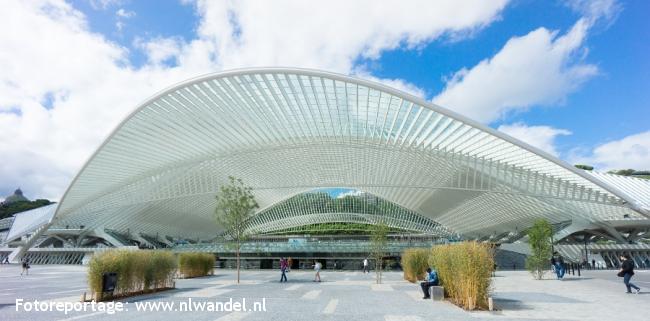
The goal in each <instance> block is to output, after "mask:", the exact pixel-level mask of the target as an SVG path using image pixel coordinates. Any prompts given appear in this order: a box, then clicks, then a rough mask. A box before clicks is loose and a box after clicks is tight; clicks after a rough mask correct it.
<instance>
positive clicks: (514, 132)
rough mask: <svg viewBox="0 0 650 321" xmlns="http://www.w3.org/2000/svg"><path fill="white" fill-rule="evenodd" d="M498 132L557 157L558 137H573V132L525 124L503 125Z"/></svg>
mask: <svg viewBox="0 0 650 321" xmlns="http://www.w3.org/2000/svg"><path fill="white" fill-rule="evenodd" d="M497 130H499V131H501V132H504V133H506V134H508V135H510V136H512V137H514V138H517V139H519V140H521V141H523V142H525V143H527V144H529V145H532V146H534V147H537V148H539V149H541V150H543V151H545V152H547V153H549V154H551V155H553V156H556V157H557V156H558V155H559V153H558V151H557V147H556V142H555V140H556V139H557V137H558V136H566V135H571V132H570V131H568V130H566V129H560V128H553V127H550V126H528V125H526V124H524V123H514V124H510V125H501V126H499V128H497Z"/></svg>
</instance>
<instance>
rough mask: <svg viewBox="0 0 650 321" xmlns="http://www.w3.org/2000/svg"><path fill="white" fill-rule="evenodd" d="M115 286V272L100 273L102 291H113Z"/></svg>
mask: <svg viewBox="0 0 650 321" xmlns="http://www.w3.org/2000/svg"><path fill="white" fill-rule="evenodd" d="M116 286H117V273H115V272H106V273H104V274H102V292H104V293H106V292H110V293H113V291H115V287H116Z"/></svg>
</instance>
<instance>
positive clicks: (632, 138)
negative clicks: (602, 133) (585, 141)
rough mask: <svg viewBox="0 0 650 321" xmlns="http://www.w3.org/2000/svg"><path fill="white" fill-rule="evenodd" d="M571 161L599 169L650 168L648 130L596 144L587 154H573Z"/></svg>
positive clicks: (649, 137)
mask: <svg viewBox="0 0 650 321" xmlns="http://www.w3.org/2000/svg"><path fill="white" fill-rule="evenodd" d="M571 162H572V163H574V164H589V165H592V166H594V167H595V168H596V169H598V170H600V171H607V170H612V169H628V168H632V169H636V170H650V131H646V132H642V133H638V134H634V135H629V136H626V137H624V138H622V139H620V140H613V141H609V142H607V143H604V144H601V145H598V146H596V147H595V148H594V149H593V151H591V153H589V154H587V155H573V157H571Z"/></svg>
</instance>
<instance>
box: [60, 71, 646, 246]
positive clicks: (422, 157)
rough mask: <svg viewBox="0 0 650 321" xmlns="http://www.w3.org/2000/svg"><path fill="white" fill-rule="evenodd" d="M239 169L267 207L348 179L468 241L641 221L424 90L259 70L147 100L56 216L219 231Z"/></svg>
mask: <svg viewBox="0 0 650 321" xmlns="http://www.w3.org/2000/svg"><path fill="white" fill-rule="evenodd" d="M229 175H232V176H236V177H239V178H242V179H243V180H244V181H245V182H246V183H247V184H248V185H250V186H252V187H253V189H254V192H255V195H256V198H257V200H258V203H259V204H260V205H261V211H262V210H265V209H267V208H270V207H272V206H273V205H274V204H277V203H279V202H281V201H283V200H286V199H288V198H290V197H292V196H294V195H297V194H300V193H304V192H307V191H310V190H314V189H319V188H338V187H342V188H350V189H356V190H360V191H364V192H368V193H372V194H373V195H376V196H378V197H381V198H383V199H385V200H387V201H390V202H393V203H396V204H398V205H399V206H402V207H404V208H406V209H408V210H410V211H413V212H415V213H418V214H419V215H421V216H422V217H423V218H426V219H428V220H432V221H435V222H438V223H440V224H442V225H443V226H445V227H446V228H449V229H450V230H452V231H454V232H456V233H460V234H463V235H466V236H470V237H472V236H480V235H486V234H492V233H500V232H503V231H516V230H520V229H523V228H525V227H527V226H528V225H529V224H530V223H531V222H532V220H534V219H535V218H537V217H546V218H548V219H549V220H551V221H553V222H560V221H566V220H567V219H571V218H572V217H574V216H578V217H581V218H583V219H586V220H588V221H597V220H600V219H603V218H604V217H605V216H610V215H621V216H622V215H624V214H627V215H632V216H640V214H639V213H638V212H636V211H635V210H633V207H634V206H635V203H633V202H631V199H630V198H629V196H628V195H626V194H623V193H621V192H620V191H619V190H618V189H617V188H616V187H614V186H611V185H609V184H607V183H605V182H602V181H600V180H597V179H594V178H593V177H591V176H589V175H587V174H585V173H584V172H582V171H580V170H577V169H575V168H574V167H572V166H570V165H569V164H566V163H564V162H562V161H560V160H558V159H556V158H554V157H553V156H551V155H549V154H547V153H545V152H543V151H540V150H538V149H536V148H534V147H531V146H529V145H527V144H525V143H523V142H521V141H518V140H516V139H514V138H512V137H509V136H507V135H505V134H503V133H501V132H498V131H495V130H493V129H491V128H488V127H486V126H484V125H481V124H479V123H477V122H475V121H472V120H470V119H468V118H466V117H464V116H461V115H459V114H456V113H454V112H452V111H449V110H447V109H444V108H442V107H439V106H436V105H433V104H431V103H430V102H427V101H424V100H422V99H420V98H418V97H415V96H412V95H409V94H407V93H404V92H401V91H399V90H396V89H393V88H390V87H387V86H384V85H382V84H379V83H375V82H371V81H367V80H361V79H356V78H352V77H348V76H344V75H340V74H333V73H329V72H323V71H316V70H305V69H294V68H261V69H244V70H233V71H227V72H221V73H215V74H209V75H205V76H201V77H197V78H194V79H190V80H188V81H185V82H182V83H180V84H178V85H175V86H173V87H171V88H168V89H166V90H164V91H162V92H160V93H158V94H156V95H154V96H153V97H151V98H149V99H148V100H146V101H145V102H144V103H142V104H141V105H140V106H138V107H137V108H136V109H135V111H134V112H133V113H131V114H130V115H129V116H128V117H127V118H126V119H125V120H124V121H122V122H121V123H120V125H119V126H118V127H117V128H116V129H115V130H114V131H113V133H112V134H111V135H110V136H109V137H108V138H107V139H106V140H105V141H104V143H103V144H102V145H101V146H100V147H99V149H98V150H97V151H96V152H95V153H94V154H93V156H92V157H91V158H90V160H88V162H87V163H86V164H85V165H84V167H83V168H82V169H81V171H80V172H79V173H78V174H77V176H76V177H75V179H74V180H73V182H72V184H71V185H70V186H69V188H68V189H67V191H66V193H65V194H64V196H63V198H62V200H61V202H60V205H59V207H58V208H57V212H56V214H55V219H54V220H55V223H56V224H59V225H66V224H79V225H84V226H86V228H101V227H107V228H111V229H116V230H124V231H126V230H127V229H128V230H130V231H142V232H145V233H160V234H163V235H164V234H167V235H172V236H176V235H183V236H190V237H197V238H209V237H211V236H213V235H214V234H215V232H216V230H217V227H216V226H215V225H214V223H213V218H212V215H213V214H212V213H213V209H214V205H215V202H214V195H215V194H216V192H217V191H218V189H219V186H220V184H222V183H224V182H226V179H227V177H228V176H229ZM296 224H298V220H297V221H296ZM283 226H284V227H285V228H286V226H287V225H286V224H284V225H283Z"/></svg>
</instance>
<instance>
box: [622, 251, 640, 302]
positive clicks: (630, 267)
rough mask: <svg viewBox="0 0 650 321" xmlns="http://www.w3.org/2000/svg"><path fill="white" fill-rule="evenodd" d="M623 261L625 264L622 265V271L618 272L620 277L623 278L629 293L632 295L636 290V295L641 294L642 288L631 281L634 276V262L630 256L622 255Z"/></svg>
mask: <svg viewBox="0 0 650 321" xmlns="http://www.w3.org/2000/svg"><path fill="white" fill-rule="evenodd" d="M621 261H623V264H621V270H620V271H618V276H620V277H623V283H625V287H626V288H627V293H632V288H634V289H635V290H636V294H639V292H641V288H639V287H638V286H636V285H634V284H632V282H630V279H632V276H633V275H634V261H632V259H631V258H630V255H629V254H625V255H621Z"/></svg>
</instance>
